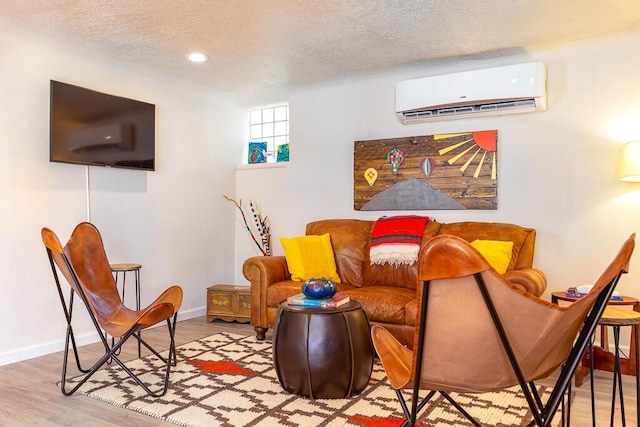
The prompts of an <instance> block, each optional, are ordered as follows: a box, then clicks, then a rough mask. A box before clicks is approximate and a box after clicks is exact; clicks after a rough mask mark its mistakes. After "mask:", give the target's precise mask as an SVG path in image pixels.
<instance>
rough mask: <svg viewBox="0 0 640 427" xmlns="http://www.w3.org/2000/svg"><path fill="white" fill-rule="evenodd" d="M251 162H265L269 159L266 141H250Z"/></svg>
mask: <svg viewBox="0 0 640 427" xmlns="http://www.w3.org/2000/svg"><path fill="white" fill-rule="evenodd" d="M248 160H249V163H250V164H252V163H265V162H266V161H267V143H266V142H250V143H249V158H248Z"/></svg>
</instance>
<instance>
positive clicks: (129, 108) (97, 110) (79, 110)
mask: <svg viewBox="0 0 640 427" xmlns="http://www.w3.org/2000/svg"><path fill="white" fill-rule="evenodd" d="M155 112H156V106H155V105H153V104H148V103H146V102H142V101H136V100H133V99H129V98H123V97H120V96H115V95H108V94H106V93H101V92H96V91H94V90H90V89H85V88H82V87H78V86H74V85H71V84H68V83H62V82H57V81H54V80H51V94H50V126H49V160H50V161H52V162H61V163H74V164H79V165H91V166H106V167H114V168H128V169H141V170H148V171H152V170H155V129H156V126H155V118H156V113H155Z"/></svg>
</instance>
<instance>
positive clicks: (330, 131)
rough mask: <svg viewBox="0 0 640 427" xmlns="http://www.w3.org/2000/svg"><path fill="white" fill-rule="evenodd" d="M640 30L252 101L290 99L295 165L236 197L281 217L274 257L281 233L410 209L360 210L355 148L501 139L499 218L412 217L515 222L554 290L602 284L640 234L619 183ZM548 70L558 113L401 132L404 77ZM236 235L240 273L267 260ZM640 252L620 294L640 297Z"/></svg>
mask: <svg viewBox="0 0 640 427" xmlns="http://www.w3.org/2000/svg"><path fill="white" fill-rule="evenodd" d="M638 44H640V33H638V32H635V33H631V34H626V35H622V36H615V37H607V38H602V39H595V40H590V41H586V42H580V43H573V44H571V45H566V46H563V47H560V48H556V49H551V50H544V51H538V52H532V53H528V54H520V55H518V56H512V57H506V58H501V59H494V60H475V61H474V60H469V61H466V62H459V63H457V64H454V65H449V66H445V65H438V66H425V67H414V68H412V69H405V70H399V71H397V72H393V73H386V74H379V75H376V76H371V77H369V78H362V79H359V80H357V81H353V80H352V81H349V80H345V81H344V82H334V83H332V84H328V85H322V86H315V87H305V88H301V89H298V90H294V91H291V92H289V93H271V94H269V93H267V94H255V93H254V94H244V96H243V97H242V104H243V106H244V105H246V106H251V105H260V104H264V103H268V102H275V101H280V100H282V99H284V100H288V101H289V102H290V115H291V162H290V163H289V164H288V165H287V166H286V167H284V168H274V169H269V168H267V169H265V168H255V169H249V170H247V169H242V170H238V171H237V172H236V178H237V183H236V195H237V197H241V198H243V199H249V198H251V199H253V200H256V201H257V202H259V203H260V204H261V205H262V209H263V214H267V215H269V217H270V218H271V220H272V232H273V238H274V253H275V254H282V247H281V245H280V244H279V242H278V238H279V237H280V236H287V237H290V236H295V235H300V234H304V230H305V224H306V223H308V222H310V221H313V220H316V219H322V218H362V219H375V218H377V217H379V216H381V215H391V214H398V213H402V212H398V211H393V212H360V211H355V210H354V209H353V178H352V174H353V146H354V145H353V144H354V141H356V140H367V139H377V138H393V137H403V136H411V135H432V134H436V133H449V132H463V131H473V130H482V129H497V130H498V153H499V157H498V158H499V165H498V178H499V181H498V187H499V188H498V197H499V208H498V210H495V211H482V210H469V211H423V212H416V211H409V212H408V213H417V214H427V215H431V216H434V217H435V218H436V219H437V220H439V221H442V222H454V221H462V220H477V221H499V222H512V223H516V224H521V225H524V226H528V227H533V228H535V229H537V231H538V239H537V248H536V258H535V266H536V267H538V268H540V269H542V270H544V271H545V272H546V274H547V276H548V280H549V288H548V291H547V295H546V296H547V297H549V295H548V292H550V291H555V290H564V289H566V288H567V287H568V286H572V285H582V284H592V283H593V282H594V281H595V280H596V279H597V277H598V276H599V274H600V272H601V271H602V269H603V268H604V267H605V266H606V265H607V264H608V262H609V261H610V259H611V258H612V257H613V256H614V255H615V253H616V251H617V249H618V247H619V246H620V245H621V244H622V242H623V241H624V240H625V239H626V238H627V237H628V236H629V234H631V233H632V232H634V231H636V230H638V229H640V192H639V190H640V185H639V184H625V183H621V182H618V181H617V179H616V169H617V162H618V160H619V155H620V148H621V144H622V143H623V142H627V141H630V140H634V139H640V124H638V123H640V101H639V100H640V83H639V82H638V78H637V76H638V75H640V57H638V56H637V55H633V54H632V52H634V51H635V50H636V47H637V46H638ZM532 60H533V61H542V62H544V63H545V64H546V66H547V72H548V81H547V88H548V110H547V111H546V112H544V113H536V114H519V115H511V116H502V117H486V118H476V119H466V120H453V121H444V122H436V123H425V124H413V125H401V124H400V123H399V122H398V120H397V119H396V117H395V115H394V110H393V108H394V85H395V82H396V81H398V80H402V79H406V78H413V77H422V76H427V75H437V74H443V73H447V72H455V71H464V70H470V69H478V68H484V67H491V66H499V65H506V64H513V63H520V62H528V61H532ZM246 235H247V233H246V232H245V231H244V230H243V229H242V228H240V227H238V228H236V239H237V241H238V244H237V245H236V253H235V264H236V269H235V274H236V280H237V281H238V282H240V283H242V282H246V280H245V279H244V278H243V276H242V273H241V268H242V263H243V261H244V259H246V258H247V257H249V256H253V255H256V254H257V252H256V251H255V250H253V248H252V247H251V246H250V242H249V240H248V238H247V237H246ZM638 277H640V254H636V255H635V257H634V259H633V262H632V265H631V273H630V274H629V275H628V276H625V277H624V278H623V280H622V281H621V284H620V287H619V289H620V290H621V291H622V292H623V293H625V294H629V295H634V296H640V291H638V288H637V280H638V279H637V278H638Z"/></svg>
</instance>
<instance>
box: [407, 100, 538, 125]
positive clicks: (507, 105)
mask: <svg viewBox="0 0 640 427" xmlns="http://www.w3.org/2000/svg"><path fill="white" fill-rule="evenodd" d="M535 108H536V103H535V101H534V100H533V99H525V100H520V101H506V102H494V103H491V104H478V105H465V106H461V107H447V108H434V109H432V110H421V111H409V112H405V113H403V114H402V115H403V117H404V120H405V121H407V122H408V121H412V120H426V119H430V118H437V117H446V116H458V115H463V114H477V113H482V112H488V113H493V112H496V111H499V110H512V109H518V110H520V112H525V111H534V110H535Z"/></svg>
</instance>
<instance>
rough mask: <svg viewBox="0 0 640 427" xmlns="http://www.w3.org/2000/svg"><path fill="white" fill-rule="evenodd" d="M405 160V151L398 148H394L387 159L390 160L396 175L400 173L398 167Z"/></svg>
mask: <svg viewBox="0 0 640 427" xmlns="http://www.w3.org/2000/svg"><path fill="white" fill-rule="evenodd" d="M403 160H404V153H403V152H402V151H400V150H398V149H397V148H394V149H393V150H391V151H389V152H388V153H387V161H388V162H389V166H391V170H392V171H393V174H394V175H397V174H398V168H399V167H400V165H401V164H402V161H403Z"/></svg>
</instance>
